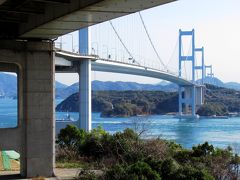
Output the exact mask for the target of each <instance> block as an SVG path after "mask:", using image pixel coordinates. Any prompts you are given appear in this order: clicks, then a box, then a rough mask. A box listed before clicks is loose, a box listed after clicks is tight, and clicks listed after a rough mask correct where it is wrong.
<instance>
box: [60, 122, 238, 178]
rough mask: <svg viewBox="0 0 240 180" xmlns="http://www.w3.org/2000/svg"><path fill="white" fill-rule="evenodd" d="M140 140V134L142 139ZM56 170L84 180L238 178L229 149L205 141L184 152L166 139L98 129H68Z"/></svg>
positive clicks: (235, 161)
mask: <svg viewBox="0 0 240 180" xmlns="http://www.w3.org/2000/svg"><path fill="white" fill-rule="evenodd" d="M142 135H143V134H142ZM56 161H57V163H56V164H57V167H59V168H74V167H75V168H79V167H80V168H81V170H80V171H79V173H78V174H77V177H76V179H85V180H96V179H100V180H101V179H102V180H112V179H114V180H128V179H133V180H161V179H162V180H171V179H174V180H186V179H195V180H214V179H217V180H220V179H238V178H239V177H240V171H239V169H240V158H239V156H238V155H237V154H234V153H233V150H232V148H231V147H227V148H225V149H219V148H216V147H214V146H212V145H210V144H209V143H208V142H205V143H203V144H199V145H196V146H194V147H192V149H185V148H183V147H182V146H181V145H179V144H176V143H174V142H171V141H167V140H164V139H160V138H156V139H142V138H141V135H140V134H139V132H137V131H133V130H132V129H125V130H124V131H123V132H117V133H115V134H112V135H111V134H109V133H107V132H106V131H104V130H103V129H102V128H101V127H97V128H95V129H93V130H92V131H91V132H86V131H84V130H82V129H78V128H77V127H75V126H72V125H68V126H67V127H66V128H65V129H62V130H61V132H60V134H59V135H58V138H57V147H56Z"/></svg>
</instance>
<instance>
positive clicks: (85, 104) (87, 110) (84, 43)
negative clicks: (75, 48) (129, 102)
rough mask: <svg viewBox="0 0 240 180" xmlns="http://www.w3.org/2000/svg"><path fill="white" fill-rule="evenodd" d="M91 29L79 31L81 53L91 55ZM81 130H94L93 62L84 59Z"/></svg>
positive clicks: (80, 82)
mask: <svg viewBox="0 0 240 180" xmlns="http://www.w3.org/2000/svg"><path fill="white" fill-rule="evenodd" d="M90 38H91V36H90V33H89V28H84V29H81V30H79V53H80V54H81V55H88V54H90V49H91V44H90V42H91V41H90ZM78 64H79V68H78V69H79V72H78V74H79V123H80V124H79V128H81V129H84V130H86V131H90V130H91V129H92V84H91V83H92V82H91V81H92V78H91V70H92V67H91V60H90V59H83V60H81V61H80V62H79V63H78Z"/></svg>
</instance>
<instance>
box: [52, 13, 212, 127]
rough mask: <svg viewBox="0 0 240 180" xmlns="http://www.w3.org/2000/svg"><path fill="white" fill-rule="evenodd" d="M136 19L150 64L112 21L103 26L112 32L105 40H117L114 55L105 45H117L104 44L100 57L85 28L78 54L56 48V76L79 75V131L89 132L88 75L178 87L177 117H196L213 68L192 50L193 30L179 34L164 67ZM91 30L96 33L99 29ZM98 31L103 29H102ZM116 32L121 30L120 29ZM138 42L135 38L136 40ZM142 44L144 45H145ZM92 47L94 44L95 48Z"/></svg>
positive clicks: (141, 21) (81, 35)
mask: <svg viewBox="0 0 240 180" xmlns="http://www.w3.org/2000/svg"><path fill="white" fill-rule="evenodd" d="M135 16H138V17H139V22H140V24H141V25H142V28H143V31H142V32H144V34H145V37H146V41H148V42H149V44H148V46H146V47H143V48H144V49H146V48H148V49H152V53H153V54H154V55H155V57H153V58H152V59H150V60H149V59H147V60H146V59H144V57H143V56H142V55H138V56H137V55H136V54H134V53H133V52H132V51H131V50H132V49H133V51H134V48H132V49H130V48H129V46H131V45H129V44H128V43H129V41H127V40H126V37H124V36H121V35H120V33H119V32H120V31H121V29H120V30H119V29H118V28H116V27H115V25H114V22H112V21H109V23H108V24H107V23H106V24H105V26H106V25H108V27H109V28H110V30H112V33H110V32H109V30H108V31H107V35H108V36H110V37H108V38H109V39H114V38H116V40H117V42H118V43H119V44H120V45H119V44H118V45H115V46H114V48H112V49H115V52H114V53H115V54H112V53H110V52H109V51H108V48H107V47H108V45H109V46H110V45H111V44H116V43H115V42H114V43H113V42H110V43H109V44H104V47H105V50H106V51H105V53H101V52H100V51H99V46H96V45H98V44H100V43H101V41H100V42H97V43H96V42H94V43H92V42H91V41H90V40H92V39H93V38H94V37H93V36H94V35H92V34H91V33H90V30H89V29H88V28H86V29H83V30H80V31H79V49H78V50H77V51H75V52H69V51H65V50H62V49H61V48H56V64H55V66H56V72H60V73H76V72H77V73H79V99H80V100H79V107H80V109H79V119H80V121H79V124H78V125H79V127H80V128H83V129H86V130H91V71H101V72H111V73H121V74H129V75H138V76H145V77H151V78H157V79H161V80H166V81H169V82H172V83H176V84H178V86H179V113H178V117H179V118H197V117H198V115H197V114H196V111H197V108H198V107H200V106H201V105H202V104H203V103H204V78H205V76H206V68H212V66H206V65H205V62H204V48H203V47H201V48H197V47H196V46H195V31H194V29H193V30H191V31H181V30H179V34H178V41H177V47H178V48H174V51H175V53H176V52H177V53H178V56H177V58H175V59H174V58H172V59H170V60H168V62H167V64H165V63H164V61H163V60H162V59H161V57H160V53H159V52H158V50H157V48H156V47H155V44H154V42H153V40H152V39H151V36H150V33H149V31H148V28H147V26H146V23H145V22H144V19H143V16H142V14H141V12H138V13H136V14H135ZM135 18H136V17H135ZM134 22H136V19H134ZM134 25H135V24H134ZM97 26H98V25H97ZM100 26H101V25H100ZM122 27H123V26H122ZM93 28H95V29H97V28H99V27H93ZM101 28H102V29H104V27H101ZM119 28H121V26H120V27H119ZM122 29H123V28H122ZM124 29H125V31H127V30H126V27H124ZM138 29H139V28H138ZM93 31H94V30H93ZM123 34H125V36H127V34H130V33H128V32H125V33H123ZM111 35H112V36H113V37H112V36H111ZM99 36H104V34H100V35H99ZM142 37H143V36H141V38H142ZM127 38H128V37H127ZM141 38H140V37H137V39H141ZM185 38H189V39H190V41H189V44H188V46H187V48H185V46H186V45H185V44H186V43H185V44H184V43H183V42H184V40H185ZM124 39H125V40H124ZM72 40H73V38H72ZM130 41H135V42H136V44H139V41H137V40H134V39H132V40H130ZM141 41H142V39H141ZM126 42H128V43H126ZM143 43H144V44H147V43H146V42H143ZM93 44H95V46H94V45H93ZM116 46H118V47H122V49H121V50H120V51H119V52H125V57H126V58H123V55H122V56H120V55H119V54H117V50H116V49H117V48H116ZM175 46H176V45H175ZM60 47H62V41H60ZM72 47H73V43H72ZM72 49H73V48H72ZM185 49H187V52H185V51H184V50H185ZM140 51H141V52H144V51H142V50H140ZM145 52H146V50H145ZM198 53H200V56H201V58H200V61H199V63H198V59H197V54H198ZM171 57H173V55H171ZM171 60H172V61H173V60H175V62H173V65H175V67H174V68H169V66H168V65H169V64H171V62H170V61H171ZM176 61H177V62H176ZM186 64H187V65H186ZM174 69H175V70H174ZM176 69H177V70H176ZM199 71H201V72H200V76H199V73H198V72H199ZM189 74H190V76H188V75H189ZM210 74H211V75H213V73H212V72H210V73H208V74H207V75H208V76H209V75H210ZM86 77H87V78H86ZM86 87H87V88H86Z"/></svg>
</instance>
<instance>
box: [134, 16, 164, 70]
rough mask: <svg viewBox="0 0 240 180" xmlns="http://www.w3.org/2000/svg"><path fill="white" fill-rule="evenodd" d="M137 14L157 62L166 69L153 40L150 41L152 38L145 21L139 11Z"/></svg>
mask: <svg viewBox="0 0 240 180" xmlns="http://www.w3.org/2000/svg"><path fill="white" fill-rule="evenodd" d="M138 14H139V17H140V19H141V22H142V25H143V27H144V29H145V32H146V34H147V37H148V39H149V41H150V44H151V46H152V48H153V50H154V52H155V54H156V56H157V58H158V60H159V62H160V63H161V64H162V65H163V67H164V69H165V70H167V68H166V65H165V64H164V63H163V61H162V59H161V58H160V56H159V54H158V52H157V50H156V48H155V46H154V44H153V42H152V39H151V37H150V34H149V32H148V30H147V27H146V24H145V22H144V20H143V17H142V15H141V12H140V11H139V12H138Z"/></svg>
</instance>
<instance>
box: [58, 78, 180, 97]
mask: <svg viewBox="0 0 240 180" xmlns="http://www.w3.org/2000/svg"><path fill="white" fill-rule="evenodd" d="M78 86H79V85H78V83H74V84H72V85H71V86H68V87H67V88H65V89H64V90H62V91H61V93H60V94H59V96H61V97H62V98H66V97H68V96H70V95H71V94H73V93H76V92H78V88H79V87H78ZM92 90H93V91H128V90H132V91H136V90H138V91H160V90H161V91H165V92H174V91H176V90H177V85H176V84H173V83H166V82H163V84H162V83H159V84H140V83H135V82H122V81H116V82H112V81H106V82H103V81H92Z"/></svg>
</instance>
